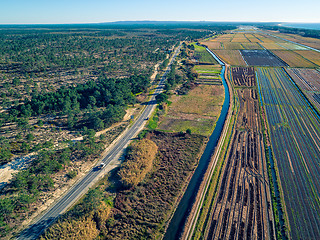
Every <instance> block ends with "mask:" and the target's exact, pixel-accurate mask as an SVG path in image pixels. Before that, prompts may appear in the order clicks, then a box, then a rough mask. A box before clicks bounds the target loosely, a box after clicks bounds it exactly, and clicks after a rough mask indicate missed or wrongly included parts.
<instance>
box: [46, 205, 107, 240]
mask: <svg viewBox="0 0 320 240" xmlns="http://www.w3.org/2000/svg"><path fill="white" fill-rule="evenodd" d="M110 210H111V208H110V207H109V206H107V205H106V203H105V202H103V201H101V202H100V203H99V207H97V209H96V210H95V211H92V212H89V213H88V214H86V215H85V216H81V217H79V218H73V217H68V218H66V219H62V220H59V221H58V222H57V223H55V224H54V225H52V226H51V227H50V228H48V230H47V231H46V232H45V233H44V234H43V235H42V236H41V237H40V240H47V239H63V240H69V239H70V240H78V239H86V240H93V239H97V237H98V235H99V233H100V231H101V230H104V229H105V222H106V221H107V219H108V218H109V215H110V212H111V211H110Z"/></svg>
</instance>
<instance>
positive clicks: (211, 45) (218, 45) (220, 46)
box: [201, 41, 224, 49]
mask: <svg viewBox="0 0 320 240" xmlns="http://www.w3.org/2000/svg"><path fill="white" fill-rule="evenodd" d="M201 44H204V45H206V46H207V47H208V48H210V49H224V47H223V44H222V43H221V42H216V41H206V42H201Z"/></svg>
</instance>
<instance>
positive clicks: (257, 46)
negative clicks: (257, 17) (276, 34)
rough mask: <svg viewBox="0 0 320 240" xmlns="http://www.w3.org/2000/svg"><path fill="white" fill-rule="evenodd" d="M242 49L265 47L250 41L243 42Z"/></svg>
mask: <svg viewBox="0 0 320 240" xmlns="http://www.w3.org/2000/svg"><path fill="white" fill-rule="evenodd" d="M241 45H242V47H243V48H242V49H260V50H261V49H263V47H261V45H260V44H258V43H256V42H249V43H241Z"/></svg>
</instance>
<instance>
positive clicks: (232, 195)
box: [204, 82, 275, 239]
mask: <svg viewBox="0 0 320 240" xmlns="http://www.w3.org/2000/svg"><path fill="white" fill-rule="evenodd" d="M244 84H246V82H244ZM238 97H239V102H240V111H239V115H238V118H237V123H236V130H235V133H234V134H233V137H232V141H231V146H230V148H229V151H228V157H227V159H226V160H225V164H224V167H223V169H222V175H221V179H220V183H219V186H218V190H217V195H216V198H215V200H214V202H213V205H212V207H211V210H210V213H209V215H208V217H207V221H208V223H207V227H206V230H205V233H204V235H205V239H274V238H275V235H274V232H273V230H272V229H273V228H274V226H273V215H272V209H271V208H270V206H271V200H270V194H269V193H270V190H269V185H268V175H267V168H266V159H265V155H264V144H263V137H262V132H261V123H260V112H259V103H258V100H257V93H256V90H254V89H241V90H238Z"/></svg>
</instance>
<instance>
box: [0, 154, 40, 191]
mask: <svg viewBox="0 0 320 240" xmlns="http://www.w3.org/2000/svg"><path fill="white" fill-rule="evenodd" d="M34 157H35V153H30V154H28V155H25V156H22V157H17V158H15V159H14V160H13V161H11V162H9V163H7V164H5V165H3V166H1V167H0V190H1V189H2V188H3V187H4V186H6V185H7V183H8V182H9V181H10V179H11V178H12V174H14V173H16V172H18V171H19V170H22V169H25V168H26V167H27V166H28V165H29V163H30V162H31V161H32V159H33V158H34Z"/></svg>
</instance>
